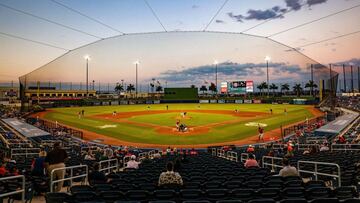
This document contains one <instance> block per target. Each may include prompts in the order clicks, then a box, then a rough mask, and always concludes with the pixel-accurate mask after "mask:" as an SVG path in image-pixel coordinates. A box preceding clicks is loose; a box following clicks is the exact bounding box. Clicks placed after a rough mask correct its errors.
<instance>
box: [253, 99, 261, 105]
mask: <svg viewBox="0 0 360 203" xmlns="http://www.w3.org/2000/svg"><path fill="white" fill-rule="evenodd" d="M253 103H254V104H261V100H260V99H254V100H253Z"/></svg>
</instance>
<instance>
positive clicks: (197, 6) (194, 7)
mask: <svg viewBox="0 0 360 203" xmlns="http://www.w3.org/2000/svg"><path fill="white" fill-rule="evenodd" d="M199 7H200V6H199V5H192V6H191V8H192V9H197V8H199Z"/></svg>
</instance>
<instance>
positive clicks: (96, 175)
mask: <svg viewBox="0 0 360 203" xmlns="http://www.w3.org/2000/svg"><path fill="white" fill-rule="evenodd" d="M99 169H100V165H99V163H95V164H94V167H93V171H92V172H91V173H90V174H89V184H90V185H95V184H104V183H107V182H108V180H107V178H106V176H105V174H104V173H103V172H100V171H99Z"/></svg>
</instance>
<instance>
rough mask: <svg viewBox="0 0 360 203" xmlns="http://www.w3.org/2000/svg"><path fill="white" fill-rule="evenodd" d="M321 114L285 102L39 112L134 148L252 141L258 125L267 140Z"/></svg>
mask: <svg viewBox="0 0 360 203" xmlns="http://www.w3.org/2000/svg"><path fill="white" fill-rule="evenodd" d="M271 110H272V112H271ZM82 111H83V112H84V115H82V114H81V112H82ZM185 112H186V113H185ZM79 114H80V115H79ZM319 115H321V113H320V112H319V111H317V110H316V109H315V108H313V107H312V106H305V105H285V104H274V105H273V104H151V105H119V106H92V107H69V108H53V109H48V110H47V111H45V112H43V113H41V114H40V116H41V117H42V118H44V119H46V120H50V121H54V122H55V121H57V122H58V123H59V124H62V125H66V126H70V127H73V128H75V129H79V130H82V131H83V132H84V138H85V139H86V140H97V141H98V142H102V143H106V144H113V145H132V146H138V147H155V146H156V147H166V146H178V147H205V146H210V145H219V144H250V143H256V142H257V139H258V137H257V134H258V126H259V125H260V126H262V127H263V128H264V130H265V133H264V134H265V136H264V139H265V141H267V140H273V139H278V138H280V136H281V133H280V125H282V126H289V125H291V124H294V123H297V122H303V121H305V120H306V118H309V119H310V118H313V117H316V116H319ZM177 122H178V125H179V124H180V125H181V124H183V125H184V126H186V132H179V130H178V129H177V127H176V124H177Z"/></svg>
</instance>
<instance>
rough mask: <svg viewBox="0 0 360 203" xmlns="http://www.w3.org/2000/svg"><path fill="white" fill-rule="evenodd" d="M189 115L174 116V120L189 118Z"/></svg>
mask: <svg viewBox="0 0 360 203" xmlns="http://www.w3.org/2000/svg"><path fill="white" fill-rule="evenodd" d="M191 118H192V117H191V116H175V119H176V120H190V119H191Z"/></svg>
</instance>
